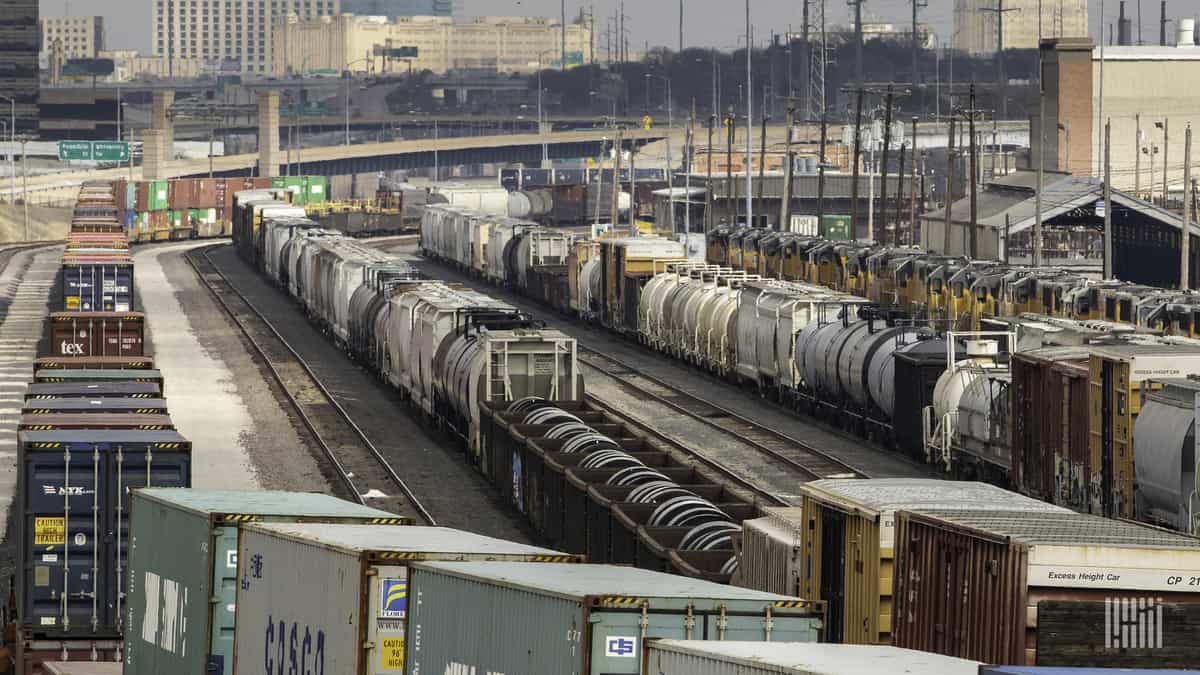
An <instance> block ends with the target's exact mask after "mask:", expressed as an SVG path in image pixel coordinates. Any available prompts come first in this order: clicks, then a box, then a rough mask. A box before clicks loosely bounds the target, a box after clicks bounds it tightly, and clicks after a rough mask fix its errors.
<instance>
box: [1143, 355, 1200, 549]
mask: <svg viewBox="0 0 1200 675" xmlns="http://www.w3.org/2000/svg"><path fill="white" fill-rule="evenodd" d="M1147 385H1148V386H1143V387H1142V391H1141V399H1142V400H1141V412H1140V413H1139V414H1138V419H1137V424H1136V425H1135V426H1134V437H1133V439H1134V448H1135V449H1136V452H1137V461H1136V462H1135V465H1134V470H1135V472H1136V477H1137V519H1138V520H1139V521H1141V522H1149V523H1154V524H1156V525H1162V526H1163V527H1169V528H1171V529H1175V530H1181V531H1184V532H1189V531H1192V527H1193V525H1192V522H1193V520H1192V511H1193V508H1194V507H1193V506H1192V495H1193V494H1194V492H1195V490H1196V486H1197V482H1196V440H1195V433H1196V431H1195V428H1196V417H1197V412H1200V382H1198V381H1196V380H1193V379H1164V380H1149V381H1147Z"/></svg>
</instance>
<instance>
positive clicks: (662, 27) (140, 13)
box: [41, 0, 1195, 50]
mask: <svg viewBox="0 0 1200 675" xmlns="http://www.w3.org/2000/svg"><path fill="white" fill-rule="evenodd" d="M954 1H955V0H928V2H929V6H928V7H926V8H925V9H923V10H922V12H921V20H922V22H923V23H928V24H931V25H933V26H934V29H935V30H936V31H938V33H939V34H941V35H943V36H945V35H948V34H949V32H950V31H949V27H950V25H951V21H952V16H953V8H954ZM1046 1H1047V3H1050V2H1053V0H1046ZM1141 1H1142V2H1143V8H1142V11H1143V21H1144V22H1145V23H1144V24H1143V35H1150V36H1154V37H1156V36H1157V35H1158V30H1157V26H1158V4H1159V3H1157V2H1154V0H1141ZM455 2H456V5H457V6H458V7H459V8H460V12H461V13H462V14H466V15H478V14H493V15H506V14H525V15H551V16H553V15H557V14H558V12H559V1H558V0H455ZM803 2H804V0H750V7H751V14H752V17H753V21H754V24H755V28H754V34H755V41H756V42H761V41H764V40H766V39H767V36H768V35H769V34H770V33H771V31H775V32H784V31H786V30H787V29H788V26H789V25H791V26H793V27H794V28H797V29H798V28H799V26H800V24H801V10H802V7H803ZM1089 2H1090V5H1091V11H1090V14H1091V20H1092V21H1091V23H1092V33H1093V36H1096V35H1098V33H1099V24H1100V20H1099V15H1100V0H1089ZM1137 2H1138V0H1129V7H1130V13H1131V14H1132V13H1134V12H1136V9H1135V8H1136V4H1137ZM1193 2H1195V0H1171V2H1170V3H1169V4H1168V12H1170V11H1173V10H1174V11H1178V10H1177V9H1175V8H1180V9H1181V8H1183V7H1184V6H1190V5H1192V3H1193ZM619 4H620V2H619V0H596V1H595V2H594V3H592V2H588V3H586V5H587V6H593V5H594V7H595V9H596V14H597V16H600V17H602V16H604V15H605V14H607V15H609V16H611V15H612V12H613V10H614V9H615V8H616V7H617V6H618V5H619ZM684 4H685V7H686V19H685V25H684V32H685V35H684V38H685V42H686V43H687V44H688V45H701V46H717V47H732V46H733V45H734V44H735V43H736V42H737V41H738V39H739V37H738V36H739V35H741V34H742V33H744V32H745V31H744V30H742V26H744V25H745V18H744V17H745V14H744V12H745V9H744V7H745V5H744V3H739V2H736V1H734V0H684ZM580 6H581V3H580V0H567V14H568V15H569V16H573V15H574V14H575V13H576V12H578V11H579V7H580ZM1117 6H1118V2H1117V0H1105V8H1104V9H1105V11H1104V14H1105V17H1106V21H1108V22H1114V23H1115V21H1116V16H1117ZM826 7H827V11H828V12H829V16H828V17H827V18H826V21H827V23H845V22H846V21H847V19H848V18H849V10H848V8H847V5H846V3H845V1H844V0H826ZM909 7H910V4H909V2H908V0H865V4H864V12H865V13H866V15H867V16H868V17H870V18H871V19H872V20H884V21H898V22H909V21H911V11H912V10H911V9H909ZM41 8H42V13H43V14H62V13H65V12H67V11H68V8H69V13H71V14H94V13H96V12H97V11H101V12H102V13H104V15H105V23H106V25H107V33H108V43H109V46H110V47H113V48H127V49H128V48H134V49H141V50H148V49H149V46H150V0H41ZM625 12H626V22H627V25H629V26H630V27H631V28H632V33H631V37H630V40H631V42H632V44H634V45H637V47H638V48H640V47H642V46H644V45H645V43H646V41H647V40H648V41H649V42H650V44H651V46H654V45H662V44H666V45H669V46H672V47H673V46H675V44H676V43H677V42H678V37H677V36H678V28H677V26H678V21H679V14H678V12H679V3H678V2H677V0H640V1H638V0H626V1H625ZM603 26H604V23H603V20H602V19H598V20H597V27H598V29H599V30H602V29H603ZM597 41H598V44H599V38H597Z"/></svg>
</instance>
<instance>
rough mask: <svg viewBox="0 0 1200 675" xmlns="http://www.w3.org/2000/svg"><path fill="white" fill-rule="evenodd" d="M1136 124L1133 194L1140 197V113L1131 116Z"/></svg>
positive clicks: (1137, 197)
mask: <svg viewBox="0 0 1200 675" xmlns="http://www.w3.org/2000/svg"><path fill="white" fill-rule="evenodd" d="M1133 120H1134V124H1136V125H1137V137H1136V139H1135V140H1134V143H1133V196H1134V198H1136V199H1141V198H1142V197H1141V193H1142V114H1141V113H1137V114H1136V115H1134V116H1133Z"/></svg>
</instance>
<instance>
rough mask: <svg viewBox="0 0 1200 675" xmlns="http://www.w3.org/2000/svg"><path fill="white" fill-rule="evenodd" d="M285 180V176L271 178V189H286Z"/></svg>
mask: <svg viewBox="0 0 1200 675" xmlns="http://www.w3.org/2000/svg"><path fill="white" fill-rule="evenodd" d="M286 178H287V177H286V176H272V177H271V187H273V188H276V189H278V188H282V187H287V183H285V182H284V181H285V180H286Z"/></svg>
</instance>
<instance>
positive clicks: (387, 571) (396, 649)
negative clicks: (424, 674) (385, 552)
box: [367, 566, 409, 675]
mask: <svg viewBox="0 0 1200 675" xmlns="http://www.w3.org/2000/svg"><path fill="white" fill-rule="evenodd" d="M375 571H376V572H378V573H377V574H375V575H373V576H372V577H371V578H370V584H369V588H370V595H371V597H370V602H369V604H368V605H367V606H368V612H369V614H368V615H369V616H370V617H373V618H374V621H371V622H369V623H368V625H369V626H370V628H368V631H369V634H368V635H367V641H368V642H371V643H374V645H375V649H374V653H373V654H372V655H371V656H370V657H369V658H368V663H369V664H371V665H370V668H369V669H368V672H370V673H372V674H373V675H384V674H385V673H386V674H387V675H400V674H401V673H403V672H404V634H405V632H404V626H405V622H406V621H407V620H408V585H409V584H408V568H407V567H401V566H388V567H380V568H377V569H376V570H375Z"/></svg>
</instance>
